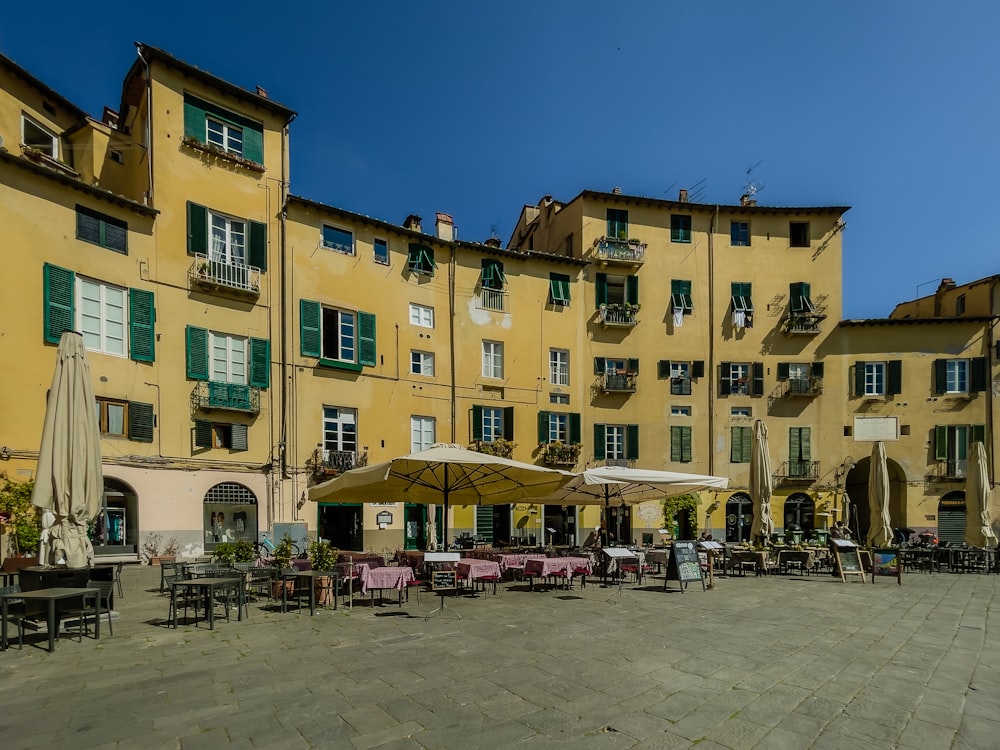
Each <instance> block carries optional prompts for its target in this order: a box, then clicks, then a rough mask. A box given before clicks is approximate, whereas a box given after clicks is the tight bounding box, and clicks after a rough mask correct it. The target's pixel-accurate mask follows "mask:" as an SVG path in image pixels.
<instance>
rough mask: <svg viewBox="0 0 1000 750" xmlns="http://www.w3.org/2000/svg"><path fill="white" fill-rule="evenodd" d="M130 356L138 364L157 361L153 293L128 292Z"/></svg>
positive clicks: (133, 290)
mask: <svg viewBox="0 0 1000 750" xmlns="http://www.w3.org/2000/svg"><path fill="white" fill-rule="evenodd" d="M128 304H129V311H128V323H129V356H130V357H131V358H132V359H133V360H135V361H136V362H152V361H154V360H155V359H156V331H155V327H154V324H155V322H156V308H154V307H153V293H152V292H148V291H146V290H145V289H129V290H128Z"/></svg>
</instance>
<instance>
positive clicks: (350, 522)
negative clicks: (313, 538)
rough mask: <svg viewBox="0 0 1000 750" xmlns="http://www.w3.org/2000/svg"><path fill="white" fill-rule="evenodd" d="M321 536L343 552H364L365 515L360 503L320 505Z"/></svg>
mask: <svg viewBox="0 0 1000 750" xmlns="http://www.w3.org/2000/svg"><path fill="white" fill-rule="evenodd" d="M319 536H320V538H321V539H326V540H327V541H329V542H330V544H332V545H333V546H334V547H336V548H337V549H341V550H351V551H361V550H364V548H365V547H364V514H363V512H362V506H361V504H360V503H337V504H329V503H320V506H319Z"/></svg>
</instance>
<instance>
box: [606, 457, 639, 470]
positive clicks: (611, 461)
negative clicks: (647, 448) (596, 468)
mask: <svg viewBox="0 0 1000 750" xmlns="http://www.w3.org/2000/svg"><path fill="white" fill-rule="evenodd" d="M604 465H605V466H619V467H621V468H623V469H632V468H634V467H635V461H634V460H633V459H631V458H606V459H604Z"/></svg>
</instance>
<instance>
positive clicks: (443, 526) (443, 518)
mask: <svg viewBox="0 0 1000 750" xmlns="http://www.w3.org/2000/svg"><path fill="white" fill-rule="evenodd" d="M441 530H442V534H441V542H442V544H443V545H444V548H445V550H447V549H448V548H449V546H450V545H449V544H448V464H447V463H445V464H444V513H443V514H442V516H441Z"/></svg>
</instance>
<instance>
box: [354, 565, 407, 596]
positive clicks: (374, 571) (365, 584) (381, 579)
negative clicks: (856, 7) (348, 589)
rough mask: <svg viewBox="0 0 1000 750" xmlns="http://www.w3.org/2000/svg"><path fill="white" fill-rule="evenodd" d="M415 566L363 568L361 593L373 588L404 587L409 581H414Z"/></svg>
mask: <svg viewBox="0 0 1000 750" xmlns="http://www.w3.org/2000/svg"><path fill="white" fill-rule="evenodd" d="M414 580H416V578H415V577H414V575H413V568H404V567H399V568H369V567H364V568H362V569H361V593H362V594H367V593H368V592H369V591H370V590H371V589H403V588H405V586H406V584H407V582H409V581H414Z"/></svg>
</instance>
